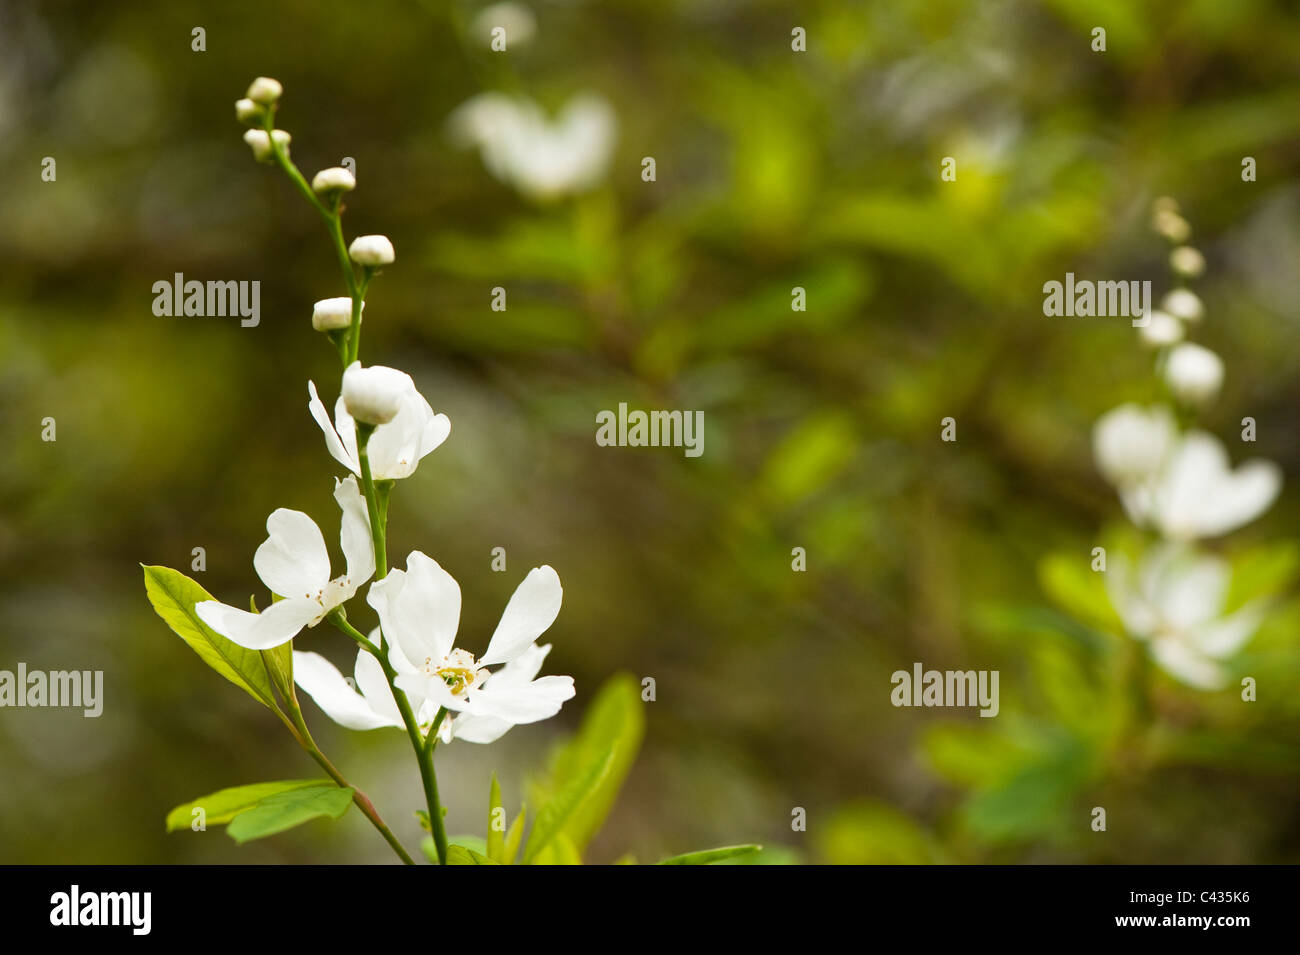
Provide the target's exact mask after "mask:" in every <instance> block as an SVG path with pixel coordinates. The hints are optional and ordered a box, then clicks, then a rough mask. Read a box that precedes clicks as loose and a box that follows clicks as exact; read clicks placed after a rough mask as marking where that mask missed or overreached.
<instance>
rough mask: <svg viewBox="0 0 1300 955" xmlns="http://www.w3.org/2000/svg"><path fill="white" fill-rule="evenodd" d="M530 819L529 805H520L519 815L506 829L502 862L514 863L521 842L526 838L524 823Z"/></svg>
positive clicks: (503, 863)
mask: <svg viewBox="0 0 1300 955" xmlns="http://www.w3.org/2000/svg"><path fill="white" fill-rule="evenodd" d="M527 821H528V806H527V805H523V806H520V807H519V815H517V816H515V821H514V822H512V823H510V828H509V829H507V830H506V841H505V846H504V847H503V848H502V850H501V864H502V865H514V862H515V856H517V855H518V854H519V844H520V843H521V842H523V840H524V824H525V823H526V822H527Z"/></svg>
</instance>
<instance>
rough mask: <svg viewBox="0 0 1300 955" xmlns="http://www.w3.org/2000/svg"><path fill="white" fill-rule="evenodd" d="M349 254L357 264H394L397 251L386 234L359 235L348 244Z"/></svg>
mask: <svg viewBox="0 0 1300 955" xmlns="http://www.w3.org/2000/svg"><path fill="white" fill-rule="evenodd" d="M348 255H350V256H352V261H353V262H355V263H357V265H372V266H373V265H392V264H393V260H394V259H395V258H396V257H397V253H396V252H395V251H394V250H393V243H391V242H389V241H388V236H386V235H359V236H357V237H356V238H355V239H353V240H352V244H351V245H350V246H348Z"/></svg>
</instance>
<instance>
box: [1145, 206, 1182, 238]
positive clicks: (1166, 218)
mask: <svg viewBox="0 0 1300 955" xmlns="http://www.w3.org/2000/svg"><path fill="white" fill-rule="evenodd" d="M1151 227H1152V228H1153V229H1155V230H1156V232H1158V233H1159V234H1160V235H1162V236H1164V237H1165V238H1166V239H1168V240H1169V241H1170V242H1176V243H1183V242H1186V241H1187V239H1188V237H1189V236H1191V234H1192V227H1191V225H1189V224H1188V222H1187V220H1186V219H1184V218H1183V217H1182V216H1180V215H1179V214H1178V213H1177V212H1171V211H1169V210H1168V209H1158V210H1157V211H1156V212H1155V214H1154V215H1152V217H1151Z"/></svg>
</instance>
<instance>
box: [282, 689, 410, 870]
mask: <svg viewBox="0 0 1300 955" xmlns="http://www.w3.org/2000/svg"><path fill="white" fill-rule="evenodd" d="M279 715H280V718H281V719H282V720H284V721H285V725H286V726H287V727H289V732H291V733H292V734H293V737H294V739H296V740H297V741H298V745H299V746H301V747H302V748H303V749H305V750H306V751H307V754H308V755H309V756H311V758H312V759H314V760H315V761H316V763H317V764H318V765H319V766H320V768H321V769H323V770H325V772H326V773H327V774H328V775H329V777H330V779H332V780H334V781H335V782H336V783H338V784H339V785H340V786H342V787H344V788H345V789H351V790H352V801H353V802H354V803H356V805H357V808H358V809H360V810H361V812H362V813H363V814H364V815H365V817H366V818H367V819H369V820H370V824H371V825H372V826H374V827H375V829H376V830H378V832H379V834H380V835H381V836H383V837H384V841H385V842H387V843H388V845H389V846H390V847H392V850H393V851H394V852H395V853H397V857H398V858H399V859H401V860H402V863H403V864H404V865H415V860H414V859H412V858H411V854H410V853H409V852H407V851H406V848H405V847H404V846H403V845H402V844H401V843H400V842H399V841H398V840H397V837H396V836H395V835H393V831H392V830H391V829H389V828H388V824H387V823H386V822H384V820H383V818H382V817H381V816H380V815H379V810H378V809H376V808H375V804H374V803H372V802H371V801H370V797H369V796H367V795H366V794H365V793H363V792H362V791H361V790H360V789H359V788H357V787H356V786H354V785H352V784H351V783H350V782H348V781H347V779H345V778H344V777H343V774H342V773H341V772H339V771H338V769H337V768H336V767H335V766H334V764H333V763H331V762H330V760H329V757H327V756H326V755H325V754H324V753H323V752H321V749H320V747H319V746H317V745H316V741H315V740H314V739H312V736H311V731H310V730H308V729H307V723H306V721H305V720H303V718H302V712H301V711H300V710H297V709H294V708H292V707H291V708H290V716H291V717H292V722H290V721H289V719H288V718H286V717H285V715H284V714H283V713H280V714H279Z"/></svg>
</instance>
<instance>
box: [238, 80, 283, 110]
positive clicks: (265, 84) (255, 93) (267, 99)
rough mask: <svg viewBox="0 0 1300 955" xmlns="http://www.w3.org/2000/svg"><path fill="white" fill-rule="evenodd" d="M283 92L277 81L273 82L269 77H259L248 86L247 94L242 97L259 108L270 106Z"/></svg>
mask: <svg viewBox="0 0 1300 955" xmlns="http://www.w3.org/2000/svg"><path fill="white" fill-rule="evenodd" d="M283 92H284V87H283V86H281V85H280V83H279V81H278V80H273V79H271V78H270V77H269V76H259V77H258V78H257V79H255V80H253V82H252V83H251V84H249V87H248V92H247V93H245V94H244V95H245V96H247V97H248V98H249V99H251V100H252V101H253V102H254V103H257V104H258V105H259V106H270V105H271V104H272V103H274V102H275V101H276V100H278V99H279V98H280V94H281V93H283Z"/></svg>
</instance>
